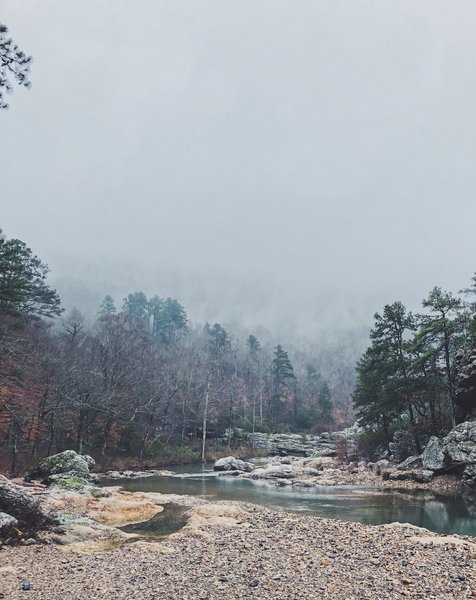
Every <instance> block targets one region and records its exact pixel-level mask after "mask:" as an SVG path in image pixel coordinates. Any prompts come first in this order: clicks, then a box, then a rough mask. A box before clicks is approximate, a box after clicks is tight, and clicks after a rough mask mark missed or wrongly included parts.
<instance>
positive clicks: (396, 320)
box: [353, 275, 476, 454]
mask: <svg viewBox="0 0 476 600" xmlns="http://www.w3.org/2000/svg"><path fill="white" fill-rule="evenodd" d="M475 295H476V275H475V276H474V277H473V279H472V282H471V285H470V287H468V288H465V289H463V290H461V291H460V292H459V293H458V295H456V294H454V293H452V292H447V291H444V290H442V289H441V288H439V287H435V288H433V290H432V291H431V292H430V293H429V294H428V296H427V297H426V298H425V299H424V300H423V303H422V309H423V310H422V313H421V314H413V313H412V312H410V311H408V310H407V309H406V307H405V306H404V305H403V304H402V303H401V302H394V303H393V304H387V305H386V306H385V307H384V309H383V311H382V313H377V314H376V315H375V324H374V327H373V329H372V330H371V332H370V341H371V344H370V346H369V347H368V349H367V350H366V352H365V353H364V355H363V356H362V358H361V359H360V361H359V362H358V365H357V386H356V390H355V392H354V395H353V399H354V406H355V409H356V411H357V415H358V419H359V422H360V424H361V425H363V426H364V427H365V428H366V433H365V434H364V436H363V437H362V442H363V444H364V446H365V447H366V448H367V450H368V452H369V454H372V452H374V451H375V450H377V449H378V448H380V449H381V448H382V447H385V446H387V447H388V445H389V442H390V441H391V440H392V438H393V434H394V432H395V431H400V432H401V431H403V432H407V433H408V453H409V454H416V453H418V454H420V453H421V451H422V449H423V448H424V447H425V445H426V443H427V441H428V439H429V437H430V436H432V435H435V436H442V435H445V434H446V433H448V431H450V429H451V428H452V427H454V425H455V424H456V423H460V422H463V421H465V420H468V419H471V418H473V417H474V411H475V409H476V302H475V301H474V297H475ZM400 437H401V436H400Z"/></svg>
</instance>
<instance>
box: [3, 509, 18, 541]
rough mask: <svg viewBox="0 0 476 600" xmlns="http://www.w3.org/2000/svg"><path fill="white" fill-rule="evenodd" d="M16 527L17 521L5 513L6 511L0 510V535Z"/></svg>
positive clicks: (6, 533) (7, 533)
mask: <svg viewBox="0 0 476 600" xmlns="http://www.w3.org/2000/svg"><path fill="white" fill-rule="evenodd" d="M16 527H18V521H17V519H15V517H12V515H7V513H4V512H0V536H1V535H9V534H10V532H11V531H12V530H13V529H14V528H16Z"/></svg>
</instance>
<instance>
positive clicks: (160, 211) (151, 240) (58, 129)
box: [0, 0, 476, 336]
mask: <svg viewBox="0 0 476 600" xmlns="http://www.w3.org/2000/svg"><path fill="white" fill-rule="evenodd" d="M0 22H3V23H4V24H6V25H7V26H8V27H9V30H10V34H11V35H12V37H14V39H15V41H16V42H18V44H19V45H20V46H21V47H22V49H24V50H25V51H26V52H27V53H29V54H32V55H33V57H34V62H33V65H32V72H31V80H32V84H33V85H32V88H31V90H25V89H23V88H18V87H16V88H15V91H14V93H13V94H12V95H11V96H9V102H10V109H9V110H8V111H2V112H1V113H0V227H1V228H2V229H3V230H4V233H5V234H6V235H7V237H17V238H20V239H23V240H24V241H26V242H27V243H28V244H29V245H30V246H31V247H32V249H33V250H34V251H35V253H37V254H38V255H39V256H40V258H41V259H42V260H44V261H45V262H47V263H48V264H49V265H50V268H51V278H52V281H53V283H54V284H55V285H56V286H57V288H58V290H59V291H60V293H61V295H62V296H63V298H64V299H65V303H66V304H67V306H68V305H71V304H72V303H75V304H79V305H80V307H81V305H84V307H85V308H91V307H92V306H96V305H97V303H98V299H99V300H100V298H101V297H102V296H104V295H105V294H106V293H111V294H112V295H113V296H114V297H115V298H116V299H117V300H118V302H119V303H120V299H121V298H122V297H123V296H124V295H125V293H127V292H129V291H135V290H143V291H144V292H146V293H147V294H155V293H157V294H159V295H161V296H174V297H177V298H178V299H179V300H180V301H181V302H182V303H183V304H184V305H185V306H186V308H187V309H188V312H189V314H190V316H191V318H192V319H197V320H205V319H207V320H210V321H216V320H219V321H224V322H228V321H230V322H233V321H236V322H241V323H243V324H245V325H247V326H250V327H253V326H256V325H263V326H265V327H269V328H281V329H283V330H286V331H292V330H296V331H299V333H300V334H308V335H310V336H312V335H317V332H319V331H321V330H323V329H324V328H327V329H332V328H336V329H338V328H344V329H345V328H347V329H349V330H350V329H352V328H356V327H360V326H361V325H362V324H367V323H368V324H370V323H371V319H372V315H373V313H374V312H375V311H377V310H380V309H381V308H382V306H383V305H384V304H385V303H389V302H393V301H395V300H401V301H403V302H404V303H405V304H407V305H408V306H410V307H411V308H414V309H415V308H416V309H418V306H419V303H420V301H421V299H422V298H423V297H425V296H426V295H427V293H428V292H429V291H430V289H431V288H432V287H433V286H434V285H440V286H442V287H443V288H445V289H450V290H453V291H457V290H458V289H460V288H461V287H464V286H465V285H467V284H469V281H470V278H471V276H472V275H473V273H474V272H475V271H476V253H475V235H474V223H475V221H476V197H475V190H476V168H475V164H476V108H475V107H476V35H474V32H475V31H476V3H474V1H473V0H460V1H459V2H457V3H455V2H454V1H453V0H448V1H440V0H419V1H418V2H415V0H409V1H403V0H393V1H392V2H380V1H378V0H373V1H368V0H325V1H324V0H287V1H283V0H240V1H238V2H237V1H236V0H233V1H232V0H167V1H163V0H134V1H132V0H100V1H98V0H66V1H65V0H21V2H19V1H18V0H0Z"/></svg>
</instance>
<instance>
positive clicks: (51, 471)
mask: <svg viewBox="0 0 476 600" xmlns="http://www.w3.org/2000/svg"><path fill="white" fill-rule="evenodd" d="M94 465H95V461H94V458H92V457H91V456H87V455H82V454H78V453H77V452H75V451H74V450H65V451H64V452H60V454H54V455H53V456H48V458H45V459H44V460H42V461H41V462H40V464H39V465H38V466H37V467H36V469H35V470H34V471H32V472H31V473H29V474H28V475H27V477H26V478H25V479H26V480H27V481H31V480H32V479H42V480H44V481H46V482H48V478H49V477H50V476H51V475H58V474H59V473H70V474H75V475H79V476H83V477H86V478H87V477H88V476H89V470H90V469H92V468H93V467H94Z"/></svg>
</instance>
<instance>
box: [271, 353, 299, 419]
mask: <svg viewBox="0 0 476 600" xmlns="http://www.w3.org/2000/svg"><path fill="white" fill-rule="evenodd" d="M271 373H272V377H273V395H272V398H271V419H272V420H273V421H275V422H277V421H278V420H279V419H280V418H282V417H283V408H284V407H283V404H284V400H285V396H286V392H287V391H288V390H289V384H290V382H291V381H293V380H294V379H295V375H294V368H293V365H292V364H291V361H290V360H289V356H288V353H287V352H286V351H285V350H283V347H282V346H281V345H280V344H278V345H277V346H276V347H275V349H274V358H273V362H272V363H271Z"/></svg>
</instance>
